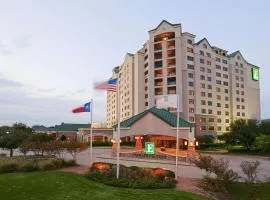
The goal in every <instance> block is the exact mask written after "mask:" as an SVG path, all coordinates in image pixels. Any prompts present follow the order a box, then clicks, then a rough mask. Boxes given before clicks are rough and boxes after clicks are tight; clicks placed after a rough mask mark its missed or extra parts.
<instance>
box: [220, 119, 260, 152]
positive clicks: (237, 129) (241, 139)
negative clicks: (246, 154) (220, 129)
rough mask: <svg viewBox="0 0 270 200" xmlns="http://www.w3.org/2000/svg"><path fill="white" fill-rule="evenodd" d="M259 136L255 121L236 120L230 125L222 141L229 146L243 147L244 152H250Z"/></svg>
mask: <svg viewBox="0 0 270 200" xmlns="http://www.w3.org/2000/svg"><path fill="white" fill-rule="evenodd" d="M259 135H260V128H259V126H258V123H257V121H256V120H252V119H249V120H244V119H238V120H236V121H234V122H233V123H231V125H230V131H229V132H228V133H225V134H224V136H223V140H224V141H225V142H226V143H227V144H229V145H235V144H239V145H242V146H244V147H245V149H246V150H251V147H252V145H253V143H254V141H255V139H256V137H257V136H259Z"/></svg>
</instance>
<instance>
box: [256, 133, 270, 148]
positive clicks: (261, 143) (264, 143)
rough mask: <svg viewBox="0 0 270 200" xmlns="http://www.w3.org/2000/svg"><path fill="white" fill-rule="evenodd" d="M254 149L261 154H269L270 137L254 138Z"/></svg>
mask: <svg viewBox="0 0 270 200" xmlns="http://www.w3.org/2000/svg"><path fill="white" fill-rule="evenodd" d="M255 147H256V148H258V149H259V150H262V151H263V152H270V135H260V136H258V137H256V140H255Z"/></svg>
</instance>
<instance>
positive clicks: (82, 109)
mask: <svg viewBox="0 0 270 200" xmlns="http://www.w3.org/2000/svg"><path fill="white" fill-rule="evenodd" d="M72 112H73V113H81V112H91V102H88V103H86V104H84V105H83V106H80V107H77V108H74V109H73V110H72Z"/></svg>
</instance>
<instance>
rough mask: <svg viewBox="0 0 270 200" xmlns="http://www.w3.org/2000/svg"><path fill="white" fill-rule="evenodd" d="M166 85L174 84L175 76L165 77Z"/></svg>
mask: <svg viewBox="0 0 270 200" xmlns="http://www.w3.org/2000/svg"><path fill="white" fill-rule="evenodd" d="M167 85H168V86H171V85H173V86H174V85H176V78H175V77H171V78H168V79H167Z"/></svg>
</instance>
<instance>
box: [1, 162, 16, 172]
mask: <svg viewBox="0 0 270 200" xmlns="http://www.w3.org/2000/svg"><path fill="white" fill-rule="evenodd" d="M18 170H19V165H18V164H17V163H15V162H10V163H3V164H1V165H0V173H11V172H16V171H18Z"/></svg>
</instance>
